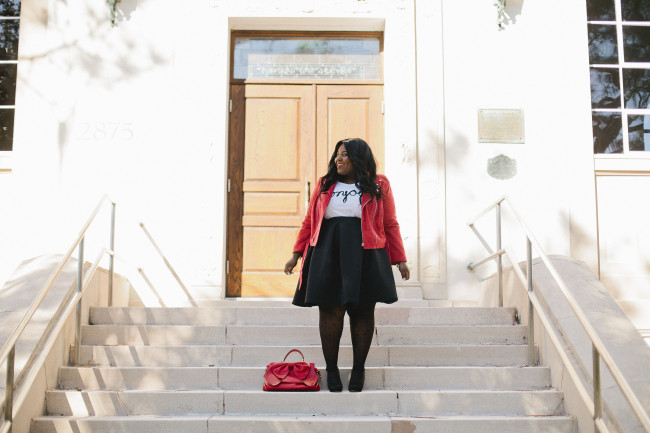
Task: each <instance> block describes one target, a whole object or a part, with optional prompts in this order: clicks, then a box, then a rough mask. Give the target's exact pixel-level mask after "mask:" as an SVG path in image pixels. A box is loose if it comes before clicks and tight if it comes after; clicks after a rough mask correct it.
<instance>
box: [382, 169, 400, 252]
mask: <svg viewBox="0 0 650 433" xmlns="http://www.w3.org/2000/svg"><path fill="white" fill-rule="evenodd" d="M383 180H384V185H383V186H382V189H383V191H382V200H383V202H384V232H385V234H386V250H387V251H388V258H389V259H390V264H391V265H394V264H396V263H400V262H405V261H406V253H405V252H404V244H403V242H402V234H401V233H400V230H399V223H398V222H397V213H396V211H395V199H394V198H393V191H392V190H391V187H390V183H389V182H388V179H387V178H385V177H384V179H383Z"/></svg>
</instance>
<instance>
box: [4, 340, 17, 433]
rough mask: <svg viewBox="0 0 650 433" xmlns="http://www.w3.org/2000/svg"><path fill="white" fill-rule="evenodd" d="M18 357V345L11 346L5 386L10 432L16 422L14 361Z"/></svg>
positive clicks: (6, 411) (6, 412) (6, 410)
mask: <svg viewBox="0 0 650 433" xmlns="http://www.w3.org/2000/svg"><path fill="white" fill-rule="evenodd" d="M15 359H16V345H15V344H14V346H13V347H12V348H11V351H10V352H9V356H7V378H6V379H7V380H6V383H7V387H6V388H5V421H6V422H8V423H9V430H8V432H9V433H11V430H12V425H13V422H14V415H13V413H14V361H15Z"/></svg>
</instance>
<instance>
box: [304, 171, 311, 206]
mask: <svg viewBox="0 0 650 433" xmlns="http://www.w3.org/2000/svg"><path fill="white" fill-rule="evenodd" d="M310 198H311V182H310V181H309V178H308V177H306V178H305V212H307V210H309V199H310Z"/></svg>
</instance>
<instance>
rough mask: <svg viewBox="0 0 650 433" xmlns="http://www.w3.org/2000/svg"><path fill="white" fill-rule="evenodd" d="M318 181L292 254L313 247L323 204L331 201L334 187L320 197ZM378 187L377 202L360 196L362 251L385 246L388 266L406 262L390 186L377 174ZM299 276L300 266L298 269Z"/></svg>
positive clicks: (323, 213)
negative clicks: (379, 188) (378, 197)
mask: <svg viewBox="0 0 650 433" xmlns="http://www.w3.org/2000/svg"><path fill="white" fill-rule="evenodd" d="M320 182H321V181H320V179H319V180H318V183H317V185H318V188H319V189H318V191H314V193H313V194H312V197H311V200H310V201H309V209H307V215H305V219H304V220H303V222H302V226H301V227H300V232H298V239H297V240H296V243H295V245H294V246H293V251H294V252H299V253H302V254H303V257H304V256H305V255H306V254H307V248H309V245H311V246H316V243H317V242H318V234H319V233H320V227H321V223H322V222H323V216H324V215H325V210H326V209H327V205H328V204H329V202H330V199H331V198H332V193H333V191H334V187H335V186H336V184H334V185H332V186H330V188H329V190H328V191H327V193H326V194H320V185H321V183H320ZM375 182H376V183H377V185H379V186H380V187H381V190H382V198H381V200H379V201H377V200H373V199H372V197H371V196H370V194H367V193H365V192H364V193H363V195H362V196H361V235H362V239H363V248H364V249H366V250H369V249H375V248H383V247H386V251H388V258H389V259H390V263H391V264H392V265H394V264H396V263H400V262H405V261H406V254H405V253H404V245H403V244H402V236H401V234H400V231H399V224H398V223H397V218H396V216H395V201H394V200H393V192H392V191H391V189H390V183H389V182H388V179H387V178H386V176H384V175H381V174H378V175H377V179H376V180H375ZM300 274H301V275H302V265H301V269H300Z"/></svg>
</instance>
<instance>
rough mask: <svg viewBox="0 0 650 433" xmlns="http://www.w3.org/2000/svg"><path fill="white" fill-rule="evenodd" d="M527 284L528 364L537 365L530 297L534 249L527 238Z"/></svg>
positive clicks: (532, 308) (532, 309) (533, 312)
mask: <svg viewBox="0 0 650 433" xmlns="http://www.w3.org/2000/svg"><path fill="white" fill-rule="evenodd" d="M526 282H527V285H528V364H529V365H534V364H535V308H534V307H533V302H532V301H531V299H530V296H531V295H532V293H533V248H532V245H531V242H530V238H529V237H528V236H526Z"/></svg>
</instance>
